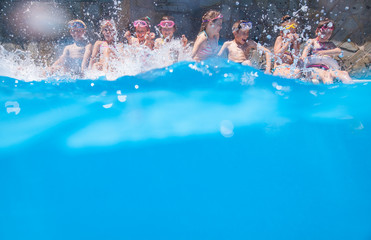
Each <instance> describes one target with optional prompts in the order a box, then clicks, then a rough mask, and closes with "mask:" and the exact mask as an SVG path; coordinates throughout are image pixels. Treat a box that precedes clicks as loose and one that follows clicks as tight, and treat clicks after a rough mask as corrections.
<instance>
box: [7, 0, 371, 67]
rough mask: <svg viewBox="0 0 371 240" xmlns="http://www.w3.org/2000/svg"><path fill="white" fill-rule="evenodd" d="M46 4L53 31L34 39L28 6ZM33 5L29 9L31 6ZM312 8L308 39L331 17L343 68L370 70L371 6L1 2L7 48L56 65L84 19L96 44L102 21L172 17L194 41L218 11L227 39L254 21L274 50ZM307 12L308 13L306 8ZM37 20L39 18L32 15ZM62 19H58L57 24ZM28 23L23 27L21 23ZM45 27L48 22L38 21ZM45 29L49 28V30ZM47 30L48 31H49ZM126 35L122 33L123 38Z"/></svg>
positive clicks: (327, 1) (124, 24) (173, 0)
mask: <svg viewBox="0 0 371 240" xmlns="http://www.w3.org/2000/svg"><path fill="white" fill-rule="evenodd" d="M37 4H39V5H45V6H46V7H45V8H44V10H41V11H44V12H49V13H51V14H52V15H53V16H54V15H55V16H56V18H55V19H53V20H54V22H53V24H54V27H53V30H52V31H50V32H51V33H50V34H47V35H43V34H40V33H39V34H35V33H33V32H32V30H30V29H29V27H28V26H27V25H28V23H29V22H28V21H27V18H25V16H26V15H27V14H29V12H27V9H31V11H32V8H31V7H29V6H35V5H37ZM27 6H28V7H27ZM303 6H308V9H307V11H306V12H304V11H299V12H298V15H299V16H300V19H301V21H302V22H301V23H302V24H303V25H307V26H311V30H307V33H308V34H309V35H308V36H313V32H314V29H315V26H316V24H317V21H318V20H319V19H320V18H324V17H329V18H331V19H333V20H335V21H336V27H337V28H336V30H335V34H334V36H333V40H334V41H335V42H336V44H337V45H338V46H340V47H341V48H343V50H344V51H345V58H343V59H342V63H343V66H344V67H345V68H347V69H348V70H354V69H361V68H365V67H369V66H370V60H371V59H370V58H371V57H370V54H369V53H370V51H371V46H370V41H371V39H370V38H371V37H370V32H371V25H370V24H369V22H370V21H369V19H370V7H371V6H370V4H369V2H368V1H359V0H353V1H345V0H319V1H316V0H314V1H294V0H275V1H268V0H260V1H257V0H239V1H231V0H224V1H220V0H157V1H156V0H155V1H153V0H121V1H120V0H96V1H89V0H79V1H70V0H55V1H20V0H12V1H1V2H0V9H1V13H2V14H0V20H1V23H3V24H1V25H0V41H1V43H2V45H3V46H5V48H7V49H9V50H12V49H15V48H22V49H24V50H29V51H31V52H32V53H33V56H34V57H35V58H36V59H37V60H38V61H46V62H51V61H53V60H54V59H55V58H56V55H59V54H60V52H61V49H62V48H63V46H64V45H66V44H67V43H68V42H69V41H70V38H69V36H68V32H67V29H66V27H65V24H66V22H67V21H68V20H70V19H74V18H79V19H83V20H84V21H85V22H86V23H87V25H88V27H89V29H90V30H91V31H90V37H91V39H92V41H94V40H96V39H97V38H99V34H97V33H98V32H99V20H102V19H105V18H113V19H114V20H115V21H116V22H117V25H118V29H119V31H120V33H123V31H124V30H126V29H128V25H129V23H130V22H131V21H133V20H135V19H137V18H140V17H143V16H149V17H151V19H152V23H153V24H155V23H157V22H158V21H159V19H160V18H161V17H162V16H163V15H172V16H174V17H175V19H176V21H177V24H178V33H185V34H186V35H187V36H188V38H189V39H190V40H194V38H195V36H196V35H197V32H198V29H199V26H200V19H201V16H202V14H203V13H204V12H205V11H207V10H208V9H219V10H220V11H221V12H222V14H223V15H224V24H223V29H222V32H221V38H222V40H226V39H230V38H231V37H232V36H231V31H230V29H231V25H232V24H233V22H234V21H236V20H238V19H246V20H249V21H252V22H253V24H254V30H253V31H251V34H250V36H251V38H253V39H255V40H257V41H260V42H262V43H266V44H267V46H273V44H274V40H275V38H276V36H277V34H278V33H277V32H275V31H274V28H273V26H274V24H276V25H277V24H279V20H280V18H281V17H282V16H283V15H285V14H290V15H292V14H293V12H294V11H297V10H299V9H301V8H302V7H303ZM304 10H305V9H304ZM33 16H35V14H33ZM57 16H59V18H60V19H59V20H58V21H57V20H56V19H57ZM22 17H23V19H24V22H22V21H21V20H20V19H22ZM39 21H40V24H46V23H45V21H48V20H47V18H46V19H42V18H40V19H39ZM45 26H46V25H45ZM47 27H48V26H46V28H47ZM122 35H123V34H122Z"/></svg>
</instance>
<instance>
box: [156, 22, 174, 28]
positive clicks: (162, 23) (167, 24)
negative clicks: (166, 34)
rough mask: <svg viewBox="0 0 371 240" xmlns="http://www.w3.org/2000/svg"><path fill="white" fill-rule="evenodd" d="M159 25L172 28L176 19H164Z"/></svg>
mask: <svg viewBox="0 0 371 240" xmlns="http://www.w3.org/2000/svg"><path fill="white" fill-rule="evenodd" d="M158 26H160V27H162V28H172V27H174V26H175V23H174V21H171V20H163V21H161V22H160V24H158Z"/></svg>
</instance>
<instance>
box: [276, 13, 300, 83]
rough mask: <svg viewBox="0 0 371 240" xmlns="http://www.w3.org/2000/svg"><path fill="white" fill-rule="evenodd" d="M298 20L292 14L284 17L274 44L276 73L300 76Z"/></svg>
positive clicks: (288, 76)
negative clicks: (298, 63) (298, 66)
mask: <svg viewBox="0 0 371 240" xmlns="http://www.w3.org/2000/svg"><path fill="white" fill-rule="evenodd" d="M297 27H298V24H297V22H296V21H295V20H294V19H292V18H291V17H290V16H288V15H286V16H284V17H283V18H282V24H281V31H280V36H278V37H277V39H276V42H275V44H274V55H275V63H274V73H273V75H279V76H282V77H287V78H299V77H300V69H299V68H297V67H296V62H297V59H299V53H300V40H299V35H298V34H297V33H296V29H297Z"/></svg>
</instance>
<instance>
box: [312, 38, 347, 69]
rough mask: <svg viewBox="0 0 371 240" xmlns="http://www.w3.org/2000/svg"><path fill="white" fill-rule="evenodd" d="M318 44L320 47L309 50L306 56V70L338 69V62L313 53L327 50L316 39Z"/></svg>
mask: <svg viewBox="0 0 371 240" xmlns="http://www.w3.org/2000/svg"><path fill="white" fill-rule="evenodd" d="M316 40H317V42H318V44H319V45H320V47H319V48H311V49H310V51H309V54H308V63H307V66H306V67H307V68H320V69H323V70H329V69H330V68H333V69H340V66H339V64H338V62H337V61H336V60H335V59H333V58H332V57H330V56H326V55H324V56H318V55H316V54H315V53H314V52H315V51H316V52H317V51H323V50H328V48H327V47H326V46H324V45H323V44H322V43H321V42H319V41H318V38H317V39H316Z"/></svg>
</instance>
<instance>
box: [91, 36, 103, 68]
mask: <svg viewBox="0 0 371 240" xmlns="http://www.w3.org/2000/svg"><path fill="white" fill-rule="evenodd" d="M101 44H102V43H101V41H96V42H95V44H94V47H93V53H92V54H91V58H90V62H89V69H92V67H93V65H94V63H96V62H97V56H98V53H99V48H100V45H101Z"/></svg>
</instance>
